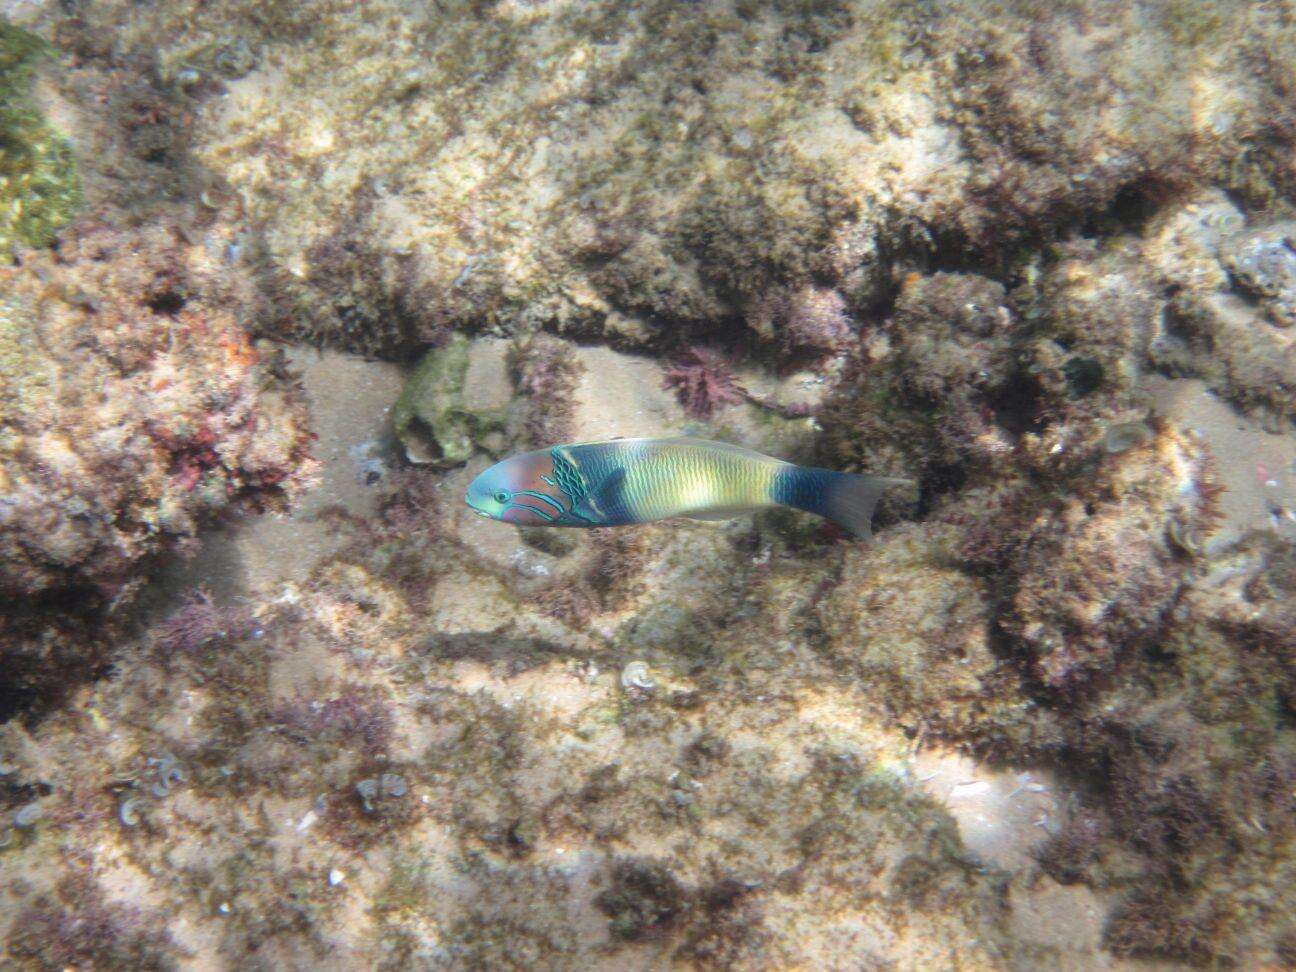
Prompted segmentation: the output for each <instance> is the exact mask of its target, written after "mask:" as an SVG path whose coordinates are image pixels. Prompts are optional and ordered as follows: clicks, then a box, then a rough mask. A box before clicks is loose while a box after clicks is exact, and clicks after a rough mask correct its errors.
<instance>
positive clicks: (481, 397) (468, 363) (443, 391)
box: [392, 335, 511, 468]
mask: <svg viewBox="0 0 1296 972" xmlns="http://www.w3.org/2000/svg"><path fill="white" fill-rule="evenodd" d="M503 345H504V342H502V341H496V342H493V343H490V342H485V343H484V342H476V343H470V342H469V341H468V339H467V338H466V337H464V336H463V335H454V336H452V337H451V338H450V339H449V340H448V341H447V342H446V344H445V345H444V346H442V347H439V348H434V349H433V350H431V351H429V352H428V353H427V354H426V355H424V356H423V360H422V361H420V362H419V364H418V367H417V368H415V370H414V373H413V374H412V375H410V377H409V380H408V381H407V382H406V384H405V388H404V390H403V391H402V392H401V396H400V398H399V399H397V401H396V404H395V405H394V406H393V407H392V429H393V430H394V431H395V433H396V437H397V438H398V439H399V440H400V442H401V445H402V446H404V449H405V457H406V458H407V459H408V460H409V461H410V462H412V463H415V464H417V465H428V466H432V467H434V468H449V467H451V466H457V465H459V464H461V463H464V462H466V461H467V460H468V459H469V457H471V456H472V454H473V451H474V450H475V449H476V448H477V447H479V446H480V445H481V444H482V443H483V442H485V441H486V439H487V437H488V436H490V435H491V434H492V433H499V432H502V431H503V429H504V425H505V420H506V418H507V409H508V404H509V398H510V392H511V389H510V387H509V384H508V377H507V373H506V370H505V362H504V347H503ZM495 444H496V445H497V446H498V445H499V442H498V441H497V442H496V443H495Z"/></svg>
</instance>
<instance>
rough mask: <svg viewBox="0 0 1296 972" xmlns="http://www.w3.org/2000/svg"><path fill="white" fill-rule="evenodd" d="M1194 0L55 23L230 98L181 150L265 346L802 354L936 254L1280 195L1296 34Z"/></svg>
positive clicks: (1248, 7)
mask: <svg viewBox="0 0 1296 972" xmlns="http://www.w3.org/2000/svg"><path fill="white" fill-rule="evenodd" d="M1189 7H1194V5H1191V4H1184V3H1182V2H1179V0H1149V2H1146V3H1140V4H1134V5H1131V4H1128V3H1121V2H1116V0H1092V2H1088V3H1085V4H1063V5H1052V6H1049V5H1043V4H1019V3H982V2H972V0H960V2H956V3H949V4H941V5H935V6H933V5H930V4H913V3H908V2H902V0H885V2H878V3H863V2H835V3H772V4H754V3H748V2H732V0H726V2H718V3H705V4H680V3H674V2H653V3H648V4H642V5H626V4H622V3H616V2H591V3H582V4H576V5H566V4H539V5H537V4H525V3H515V2H505V3H491V4H481V3H469V2H456V3H449V4H441V5H433V6H426V5H422V6H420V5H412V4H408V3H405V2H403V0H383V2H381V3H378V4H366V5H365V7H364V8H363V10H359V9H350V8H346V9H343V8H336V7H334V6H332V5H330V4H328V3H326V2H323V0H320V2H311V3H303V4H296V5H294V6H293V10H292V12H291V13H288V12H279V13H276V14H275V15H273V16H269V15H265V14H264V12H263V9H264V5H263V4H260V3H254V2H250V0H248V2H239V3H225V4H220V5H219V6H217V7H209V6H204V5H197V4H189V3H180V4H155V5H150V6H149V7H147V8H146V9H144V10H141V9H140V8H139V7H138V5H136V4H132V3H128V2H125V0H114V2H109V3H98V4H93V5H89V6H82V7H79V8H77V9H76V11H75V12H73V13H71V14H66V15H60V14H59V13H58V12H57V10H55V8H53V7H51V12H50V13H48V14H47V15H46V17H45V20H46V21H47V26H48V28H49V30H50V32H51V33H52V34H53V35H55V36H60V37H65V38H66V42H67V43H68V44H69V46H72V47H74V49H76V50H77V51H78V53H81V54H83V55H85V56H89V57H91V58H94V57H95V56H97V55H95V50H96V45H95V43H94V40H95V39H96V38H100V37H111V38H112V39H113V51H114V56H116V57H121V56H122V55H123V52H129V53H130V54H131V55H137V56H140V57H147V58H150V59H153V60H154V61H156V63H157V65H158V70H157V74H158V76H159V77H160V78H162V79H175V78H189V79H195V80H191V81H190V84H191V89H192V90H193V91H194V92H196V93H200V92H203V91H210V90H220V89H223V90H224V93H225V96H224V97H219V98H202V99H201V101H200V102H199V103H198V104H196V105H195V106H194V107H195V111H194V112H193V118H192V122H191V123H190V124H188V125H186V126H185V132H186V138H188V139H189V140H190V142H191V146H192V151H193V152H194V154H195V155H196V157H197V158H198V159H200V160H201V162H202V163H203V164H204V165H205V166H206V167H208V168H209V169H210V170H211V171H212V173H214V174H215V175H217V176H219V177H220V179H221V180H222V181H223V182H225V183H227V184H228V185H229V186H230V187H231V188H232V189H233V191H234V193H236V194H237V195H238V197H239V198H240V200H241V202H242V204H243V206H244V207H245V209H246V212H247V215H248V218H249V220H250V222H251V224H252V225H253V226H254V227H256V230H257V236H258V240H259V246H258V248H257V251H256V253H255V255H254V256H255V259H256V261H257V264H258V267H259V268H260V269H262V270H265V271H266V272H267V274H268V276H269V277H271V278H273V280H274V281H275V287H276V288H277V289H278V290H279V291H280V293H281V294H282V296H283V297H284V298H285V304H286V307H285V309H286V311H287V313H285V314H283V315H282V316H280V317H277V318H276V319H275V320H274V321H273V322H271V323H270V324H269V325H268V326H270V327H273V328H274V329H275V330H276V331H278V332H280V333H291V334H300V335H310V336H312V337H321V338H324V339H326V340H330V341H333V342H335V343H337V344H339V345H343V346H346V347H350V348H356V349H364V350H367V351H381V352H386V353H389V354H404V353H408V352H409V351H410V350H411V349H415V348H418V347H420V346H426V344H428V343H429V342H431V341H433V340H434V339H436V338H438V337H439V336H440V335H442V334H443V333H444V331H445V330H446V329H447V328H448V327H460V328H467V327H472V328H480V327H483V326H484V327H488V328H489V327H496V328H501V329H505V330H510V331H515V330H523V329H529V328H534V327H535V326H536V325H545V326H547V327H549V328H551V329H554V330H562V331H569V332H572V333H578V334H582V335H586V336H604V337H606V338H607V339H608V340H611V341H618V342H622V343H636V344H661V343H662V342H663V340H664V339H669V338H670V337H671V336H672V334H673V333H674V332H677V331H679V330H681V329H688V330H692V331H694V332H702V331H705V330H707V329H708V328H709V327H710V325H711V324H712V322H714V321H716V320H730V321H734V322H746V323H748V324H749V326H750V327H751V329H752V331H753V332H754V334H756V335H757V336H759V337H760V338H762V339H764V340H766V341H768V342H770V343H771V344H772V345H773V346H775V347H788V348H800V349H805V350H811V351H816V350H832V349H834V348H836V347H838V346H839V345H840V344H842V343H843V342H849V341H850V340H851V339H852V335H853V334H854V332H855V331H856V329H857V327H858V322H859V318H860V316H861V314H864V315H867V314H868V312H870V311H871V310H872V309H873V308H874V307H875V306H876V303H877V302H878V300H879V299H884V296H885V294H886V293H887V292H888V290H889V289H890V287H891V285H892V281H891V276H890V275H891V270H892V264H893V263H895V262H900V263H902V264H905V265H914V264H917V265H920V266H921V265H924V264H925V263H926V262H927V261H928V259H929V257H930V255H931V253H932V250H933V248H935V247H936V246H937V245H939V246H940V247H942V248H944V250H945V251H946V252H947V253H949V254H950V255H952V256H953V258H954V261H953V262H956V263H958V264H960V265H965V266H966V265H971V266H973V267H979V268H982V269H986V270H990V269H994V268H997V267H1000V266H1011V265H1016V264H1018V263H1019V262H1020V258H1021V257H1022V255H1023V254H1022V250H1023V248H1029V246H1031V245H1033V242H1034V241H1035V240H1037V239H1038V238H1039V237H1040V236H1041V235H1042V236H1045V237H1048V236H1051V235H1054V234H1057V233H1058V232H1059V231H1060V230H1061V229H1062V228H1063V227H1065V226H1067V225H1070V224H1076V223H1080V222H1082V221H1084V220H1086V219H1093V220H1096V221H1099V222H1101V221H1103V220H1105V219H1107V218H1108V217H1109V215H1110V214H1113V213H1114V214H1116V215H1117V216H1119V214H1121V213H1124V212H1127V211H1135V212H1137V211H1138V210H1139V209H1140V207H1141V206H1142V205H1143V204H1144V201H1145V200H1148V199H1153V200H1154V199H1155V198H1157V197H1158V193H1160V192H1161V191H1162V189H1163V188H1164V187H1167V186H1179V185H1182V184H1184V183H1186V182H1188V183H1190V182H1193V181H1196V180H1210V179H1215V180H1218V181H1220V182H1222V183H1225V184H1230V185H1237V186H1239V187H1241V186H1245V187H1246V191H1247V192H1248V193H1250V194H1251V195H1252V196H1254V197H1255V198H1261V197H1263V196H1264V194H1265V193H1266V192H1267V193H1268V195H1269V196H1270V197H1273V196H1274V195H1276V194H1280V193H1281V192H1283V191H1285V190H1284V187H1290V186H1291V185H1292V182H1293V176H1292V173H1291V171H1290V145H1291V135H1290V132H1291V131H1292V126H1291V118H1292V110H1293V109H1292V106H1291V100H1290V98H1289V97H1287V95H1286V92H1287V90H1288V89H1289V86H1290V84H1291V82H1292V77H1291V71H1292V68H1291V65H1292V64H1293V63H1296V56H1293V55H1294V54H1296V51H1294V49H1293V45H1294V44H1296V39H1294V38H1293V37H1292V32H1291V31H1290V30H1289V29H1287V28H1286V27H1285V26H1284V21H1283V18H1282V17H1281V16H1270V15H1269V14H1268V12H1267V8H1265V7H1264V6H1263V5H1261V6H1257V5H1254V4H1240V3H1236V4H1235V3H1227V4H1218V5H1213V7H1217V8H1218V9H1213V11H1212V14H1211V15H1210V16H1206V17H1201V16H1197V15H1196V14H1195V13H1194V12H1193V11H1190V10H1188V8H1189ZM1185 19H1188V20H1191V21H1192V22H1193V23H1194V24H1195V25H1196V26H1195V27H1194V28H1193V29H1191V30H1185V29H1183V23H1184V22H1185ZM392 24H399V25H400V26H399V29H393V28H392V27H391V25H392ZM218 52H225V56H224V59H223V60H222V61H221V64H223V65H225V66H224V67H222V66H220V65H218V64H217V63H216V62H217V61H218V60H220V58H219V57H218ZM231 68H232V69H231ZM320 78H328V79H329V83H328V84H320V83H319V79H320ZM195 97H198V95H197V94H196V95H195ZM947 264H948V261H947Z"/></svg>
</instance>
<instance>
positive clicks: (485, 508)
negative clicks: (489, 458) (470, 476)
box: [464, 452, 567, 526]
mask: <svg viewBox="0 0 1296 972" xmlns="http://www.w3.org/2000/svg"><path fill="white" fill-rule="evenodd" d="M552 472H553V461H552V459H551V458H550V456H549V454H548V453H547V452H528V453H525V454H524V455H520V456H512V457H510V458H508V459H505V460H503V461H502V462H497V463H495V465H493V466H491V467H490V468H489V469H487V470H486V471H485V472H483V473H482V474H481V475H480V476H478V477H477V478H476V479H474V480H473V481H472V482H471V483H469V484H468V492H467V494H466V495H465V496H464V500H465V501H466V502H467V503H468V505H469V506H471V507H472V508H473V510H474V511H475V512H476V513H477V514H478V515H479V516H484V517H488V518H489V519H492V520H500V521H502V522H504V523H512V524H513V525H515V526H553V525H554V524H555V523H559V522H561V521H562V520H563V517H564V513H565V511H566V509H567V507H566V504H565V503H564V502H563V500H564V498H565V497H564V496H563V494H562V492H561V490H558V489H556V488H555V487H554V486H553V484H552V483H553V480H552V478H551V476H550V474H551V473H552Z"/></svg>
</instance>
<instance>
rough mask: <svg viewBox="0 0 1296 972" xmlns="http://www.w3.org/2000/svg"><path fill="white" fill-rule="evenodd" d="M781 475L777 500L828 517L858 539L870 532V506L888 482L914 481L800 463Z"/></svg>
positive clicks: (899, 484) (890, 483) (868, 534)
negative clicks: (809, 466)
mask: <svg viewBox="0 0 1296 972" xmlns="http://www.w3.org/2000/svg"><path fill="white" fill-rule="evenodd" d="M780 479H781V480H783V481H782V482H780V484H779V485H778V486H777V487H776V495H775V498H776V500H777V501H778V502H780V503H782V504H783V505H785V506H791V507H793V508H795V509H798V510H805V511H806V512H807V513H814V514H815V515H816V516H822V517H823V518H824V519H826V520H831V521H832V522H833V523H836V524H837V525H838V526H841V527H844V528H845V529H847V530H849V531H850V532H851V533H852V534H854V535H855V536H856V537H859V538H861V539H866V538H868V537H871V536H872V535H873V509H874V507H876V506H877V502H878V498H879V497H880V496H881V495H882V493H883V492H885V491H886V490H887V488H888V487H891V486H909V485H912V484H913V481H912V480H909V479H893V478H891V477H889V476H867V475H864V474H863V473H844V472H834V471H832V470H831V469H807V468H805V467H803V466H793V467H792V468H791V469H790V470H788V471H787V472H786V473H785V474H784V476H781V477H780Z"/></svg>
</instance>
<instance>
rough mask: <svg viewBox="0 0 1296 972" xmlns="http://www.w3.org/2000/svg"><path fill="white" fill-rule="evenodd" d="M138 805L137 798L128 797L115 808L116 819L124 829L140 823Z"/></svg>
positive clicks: (138, 799)
mask: <svg viewBox="0 0 1296 972" xmlns="http://www.w3.org/2000/svg"><path fill="white" fill-rule="evenodd" d="M140 803H141V800H140V798H139V797H129V798H128V799H125V800H123V801H122V803H121V806H120V807H118V808H117V819H118V820H120V821H121V822H122V825H123V826H125V827H135V826H137V825H138V824H139V822H140Z"/></svg>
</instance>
